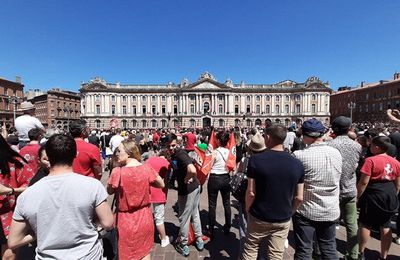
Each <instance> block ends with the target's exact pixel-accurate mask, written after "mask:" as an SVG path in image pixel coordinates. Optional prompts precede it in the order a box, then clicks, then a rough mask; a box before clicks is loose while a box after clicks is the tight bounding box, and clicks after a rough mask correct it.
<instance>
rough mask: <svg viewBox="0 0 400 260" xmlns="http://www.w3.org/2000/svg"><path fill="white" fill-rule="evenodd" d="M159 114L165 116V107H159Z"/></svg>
mask: <svg viewBox="0 0 400 260" xmlns="http://www.w3.org/2000/svg"><path fill="white" fill-rule="evenodd" d="M161 114H165V105H162V106H161Z"/></svg>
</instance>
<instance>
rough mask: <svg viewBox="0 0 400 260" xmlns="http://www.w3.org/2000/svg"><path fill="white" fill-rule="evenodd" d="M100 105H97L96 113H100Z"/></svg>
mask: <svg viewBox="0 0 400 260" xmlns="http://www.w3.org/2000/svg"><path fill="white" fill-rule="evenodd" d="M100 113H101V112H100V105H96V114H97V115H100Z"/></svg>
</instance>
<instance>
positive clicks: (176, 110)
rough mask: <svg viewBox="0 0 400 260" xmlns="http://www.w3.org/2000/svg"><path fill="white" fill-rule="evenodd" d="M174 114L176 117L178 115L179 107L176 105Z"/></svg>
mask: <svg viewBox="0 0 400 260" xmlns="http://www.w3.org/2000/svg"><path fill="white" fill-rule="evenodd" d="M174 114H175V115H176V114H178V106H177V105H174Z"/></svg>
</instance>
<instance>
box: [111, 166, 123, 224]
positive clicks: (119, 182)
mask: <svg viewBox="0 0 400 260" xmlns="http://www.w3.org/2000/svg"><path fill="white" fill-rule="evenodd" d="M118 168H119V181H118V187H117V189H116V191H115V193H114V200H113V204H115V226H116V227H117V226H118V211H119V209H118V208H119V192H120V188H121V178H122V176H121V173H122V170H121V167H118Z"/></svg>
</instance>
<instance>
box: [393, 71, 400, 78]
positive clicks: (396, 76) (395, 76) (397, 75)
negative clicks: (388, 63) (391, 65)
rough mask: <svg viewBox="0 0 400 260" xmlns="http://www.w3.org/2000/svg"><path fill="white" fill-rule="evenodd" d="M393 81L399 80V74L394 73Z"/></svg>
mask: <svg viewBox="0 0 400 260" xmlns="http://www.w3.org/2000/svg"><path fill="white" fill-rule="evenodd" d="M393 79H394V80H396V79H400V72H396V73H394V75H393Z"/></svg>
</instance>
